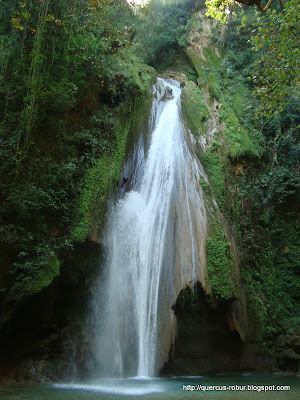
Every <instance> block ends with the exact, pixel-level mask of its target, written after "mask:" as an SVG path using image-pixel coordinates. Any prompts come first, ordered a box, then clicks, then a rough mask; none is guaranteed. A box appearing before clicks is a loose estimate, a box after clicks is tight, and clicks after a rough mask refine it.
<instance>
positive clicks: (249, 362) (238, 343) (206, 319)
mask: <svg viewBox="0 0 300 400" xmlns="http://www.w3.org/2000/svg"><path fill="white" fill-rule="evenodd" d="M229 307H230V304H226V303H223V304H219V305H218V307H217V308H216V309H215V308H214V307H213V306H212V305H210V299H209V297H208V296H207V295H205V293H204V291H203V289H202V288H201V285H200V284H199V283H198V284H197V285H196V286H195V288H194V294H193V293H192V291H191V290H190V289H189V288H187V289H185V290H183V291H182V292H181V293H180V295H179V297H178V299H177V302H176V304H175V306H174V312H175V315H176V317H177V323H178V334H177V339H176V341H175V345H174V347H173V348H172V350H171V352H170V358H169V361H168V362H167V363H166V364H165V365H164V367H163V368H162V370H161V374H162V375H166V376H168V375H169V376H170V375H195V376H197V375H202V374H215V373H233V372H243V371H244V372H246V371H247V372H253V371H255V372H272V371H273V370H274V369H275V367H276V360H275V359H274V358H272V357H267V356H266V355H265V354H264V353H263V350H262V348H261V346H260V345H258V344H251V343H244V342H243V341H242V340H241V338H240V335H239V333H238V332H237V331H236V330H234V331H232V332H231V331H230V328H231V327H230V326H229V325H228V308H229Z"/></svg>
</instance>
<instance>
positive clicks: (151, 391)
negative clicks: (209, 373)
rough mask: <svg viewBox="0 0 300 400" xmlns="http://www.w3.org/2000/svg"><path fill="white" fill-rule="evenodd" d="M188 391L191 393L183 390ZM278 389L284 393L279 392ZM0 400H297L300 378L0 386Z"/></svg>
mask: <svg viewBox="0 0 300 400" xmlns="http://www.w3.org/2000/svg"><path fill="white" fill-rule="evenodd" d="M266 386H268V390H267V391H266V390H265V389H266ZM183 387H185V388H186V390H183ZM188 388H189V389H191V388H192V389H194V390H187V389H188ZM279 388H280V389H285V390H279ZM289 388H290V389H289ZM204 389H205V390H204ZM251 389H252V390H251ZM274 389H277V390H274ZM287 389H289V390H287ZM0 399H1V400H2V399H3V400H4V399H5V400H71V399H72V400H96V399H99V400H102V399H107V400H121V399H123V400H124V399H135V400H138V399H149V400H150V399H151V400H152V399H153V400H156V399H166V400H168V399H170V400H171V399H172V400H173V399H174V400H175V399H176V400H180V399H239V400H252V399H264V400H276V399H278V400H284V399H295V400H296V399H297V400H298V399H300V378H297V377H295V376H282V375H230V376H217V377H174V378H168V379H164V378H157V379H120V380H116V379H106V380H99V381H94V382H89V383H86V382H85V383H74V384H55V385H44V384H11V385H4V384H2V385H1V384H0Z"/></svg>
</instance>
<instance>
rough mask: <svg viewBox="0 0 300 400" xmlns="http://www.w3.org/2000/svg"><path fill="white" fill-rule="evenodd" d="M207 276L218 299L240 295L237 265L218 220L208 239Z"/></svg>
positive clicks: (212, 225)
mask: <svg viewBox="0 0 300 400" xmlns="http://www.w3.org/2000/svg"><path fill="white" fill-rule="evenodd" d="M206 252H207V276H208V279H209V282H210V285H211V289H212V292H213V294H214V295H215V296H216V298H217V299H218V300H223V301H224V300H225V301H229V300H231V301H232V300H233V299H236V298H237V297H238V292H239V287H238V286H239V282H238V279H237V271H236V265H235V262H234V257H233V254H232V252H231V249H230V242H228V240H227V239H226V237H225V235H224V233H223V231H222V229H221V226H220V225H218V224H217V223H216V222H214V223H212V224H211V226H210V233H209V237H208V239H207V241H206Z"/></svg>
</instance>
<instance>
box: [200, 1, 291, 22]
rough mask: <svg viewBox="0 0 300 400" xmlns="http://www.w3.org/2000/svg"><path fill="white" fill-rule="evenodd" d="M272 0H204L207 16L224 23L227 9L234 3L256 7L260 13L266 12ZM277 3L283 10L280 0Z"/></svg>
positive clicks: (227, 12)
mask: <svg viewBox="0 0 300 400" xmlns="http://www.w3.org/2000/svg"><path fill="white" fill-rule="evenodd" d="M273 1H274V0H268V1H264V0H206V6H207V15H209V16H211V17H213V18H215V19H218V20H219V21H221V22H226V18H227V15H228V14H229V8H230V6H231V5H232V4H234V3H239V4H241V5H244V6H247V7H252V6H256V7H257V8H258V9H259V10H260V11H261V12H263V13H264V12H266V11H267V10H268V9H269V8H270V6H271V4H272V3H273ZM275 1H279V3H280V6H281V8H282V9H283V6H282V2H281V0H275Z"/></svg>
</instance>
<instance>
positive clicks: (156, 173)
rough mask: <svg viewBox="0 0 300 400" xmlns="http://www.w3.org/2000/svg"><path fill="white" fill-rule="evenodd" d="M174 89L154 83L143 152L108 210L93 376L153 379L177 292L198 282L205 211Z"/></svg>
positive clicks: (171, 326)
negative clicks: (124, 189)
mask: <svg viewBox="0 0 300 400" xmlns="http://www.w3.org/2000/svg"><path fill="white" fill-rule="evenodd" d="M180 94H181V89H180V84H179V82H177V81H174V80H163V79H160V78H158V80H157V84H156V85H155V86H154V89H153V105H152V113H151V117H150V120H149V129H150V132H151V137H150V141H149V148H148V149H147V151H146V153H145V154H144V151H143V145H142V144H141V142H139V143H138V144H137V147H136V149H135V151H134V155H133V157H136V160H135V162H134V166H135V167H134V170H133V171H131V177H130V180H131V187H130V190H129V191H127V192H126V193H124V192H122V198H120V199H119V200H118V202H117V203H116V204H115V205H114V206H113V207H112V210H111V215H110V218H109V222H108V227H107V236H106V245H107V248H108V250H109V256H108V258H109V260H108V262H107V266H106V273H105V274H104V275H105V276H103V277H102V278H101V279H100V282H99V290H98V293H97V294H96V295H95V298H94V305H95V307H94V317H93V318H94V319H95V320H96V329H95V343H94V352H95V357H96V365H97V371H99V374H102V375H106V376H113V377H121V376H154V375H155V374H157V372H158V370H159V368H160V367H161V366H162V364H163V362H165V361H166V360H167V358H168V354H169V350H170V346H171V345H172V343H173V342H174V338H175V331H176V318H175V316H174V313H173V310H172V305H174V303H175V301H176V298H177V296H178V294H179V292H180V290H181V289H182V288H184V287H186V286H187V285H190V286H191V287H192V285H193V283H194V282H195V281H197V280H199V281H201V282H202V284H203V285H204V284H205V278H204V270H205V263H206V259H205V241H206V235H207V232H206V230H207V227H206V225H207V224H206V220H207V217H206V211H205V210H206V208H205V204H204V203H205V200H204V197H203V191H202V188H201V186H200V178H201V177H202V178H203V179H205V180H206V181H207V177H206V176H205V173H204V171H203V169H202V166H201V164H200V162H199V160H198V159H197V157H195V155H194V153H193V150H192V149H193V145H192V137H191V134H190V132H189V130H188V129H187V127H186V126H185V123H184V122H183V120H182V117H181V109H180Z"/></svg>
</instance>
